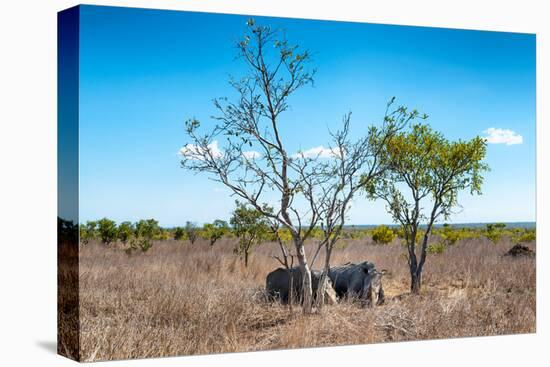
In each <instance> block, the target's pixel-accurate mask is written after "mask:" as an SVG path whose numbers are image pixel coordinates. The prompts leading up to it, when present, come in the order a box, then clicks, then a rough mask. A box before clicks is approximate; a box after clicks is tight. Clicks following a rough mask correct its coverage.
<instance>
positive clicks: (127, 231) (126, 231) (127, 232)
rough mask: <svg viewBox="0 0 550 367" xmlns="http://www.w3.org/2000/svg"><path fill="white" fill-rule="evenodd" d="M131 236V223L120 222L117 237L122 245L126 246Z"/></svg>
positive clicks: (132, 229)
mask: <svg viewBox="0 0 550 367" xmlns="http://www.w3.org/2000/svg"><path fill="white" fill-rule="evenodd" d="M133 234H134V225H133V224H132V222H122V223H120V224H119V225H118V233H117V237H118V239H119V240H120V241H121V242H122V243H123V244H127V243H128V241H129V240H130V238H131V237H132V235H133Z"/></svg>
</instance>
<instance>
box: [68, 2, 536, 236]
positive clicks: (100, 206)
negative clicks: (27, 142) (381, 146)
mask: <svg viewBox="0 0 550 367" xmlns="http://www.w3.org/2000/svg"><path fill="white" fill-rule="evenodd" d="M248 18H249V16H245V15H243V16H239V15H221V14H207V13H191V12H176V11H160V10H159V11H157V10H144V9H131V8H114V7H95V6H83V7H81V20H80V26H81V33H80V130H79V134H80V221H86V220H90V219H97V218H100V217H104V216H107V217H110V218H113V219H115V220H117V221H122V220H137V219H140V218H156V219H157V220H159V221H160V223H161V225H165V226H173V225H181V224H183V223H185V221H187V220H191V221H196V222H199V223H202V222H207V221H212V220H214V219H216V218H221V219H226V220H227V219H228V218H229V215H230V212H231V210H232V208H233V206H234V199H233V198H231V197H230V196H229V192H228V191H227V190H226V189H224V188H223V187H222V186H221V185H220V184H217V183H215V182H212V181H210V180H208V178H207V176H204V175H198V176H197V175H194V174H192V173H190V172H187V171H185V170H183V169H181V168H180V165H179V157H178V150H179V149H180V148H181V147H182V146H183V145H184V144H185V143H187V142H188V141H187V139H186V136H185V134H184V129H183V126H184V125H183V123H184V121H185V120H186V119H188V118H190V117H196V118H198V119H200V120H201V121H202V122H203V123H204V124H212V123H213V122H212V121H211V120H210V118H209V117H210V116H211V115H213V114H214V113H215V110H214V108H213V105H212V98H214V97H221V96H227V95H231V94H232V93H231V91H230V89H229V86H228V84H227V80H228V76H229V75H230V74H231V75H234V76H240V75H243V72H244V69H243V64H242V61H240V60H238V59H236V58H235V55H236V50H235V48H234V44H235V42H236V41H238V40H239V39H240V37H242V36H243V34H244V32H245V30H246V25H245V23H246V20H247V19H248ZM255 19H256V22H257V23H261V24H264V25H269V26H272V27H281V28H284V29H285V30H286V36H287V38H288V39H289V40H290V41H291V42H293V43H297V44H299V45H301V47H303V48H307V49H309V50H310V51H312V52H313V65H314V66H315V68H316V69H317V74H316V78H315V86H314V87H307V88H305V89H302V90H301V91H299V92H298V93H297V94H296V95H295V96H294V97H293V99H292V100H290V103H291V105H292V109H291V110H290V111H288V112H286V113H285V115H283V116H282V120H281V124H282V131H283V134H284V138H285V140H286V143H287V145H288V147H289V149H288V150H289V151H292V150H298V149H303V150H306V149H309V148H312V147H316V146H319V145H321V144H323V143H326V141H327V140H328V135H327V129H328V128H335V127H336V126H337V124H338V123H339V122H340V121H341V119H342V116H343V114H345V113H346V112H349V111H352V112H353V115H352V126H353V131H354V133H357V134H360V133H363V132H365V131H366V128H367V126H368V125H369V124H371V123H378V122H379V121H380V120H381V117H382V116H383V113H384V107H385V103H386V101H387V100H388V99H390V98H391V97H392V96H396V97H397V101H398V102H399V103H400V104H404V105H407V106H409V107H411V108H417V109H418V110H419V111H421V112H425V113H427V114H428V115H430V118H429V120H428V121H429V123H430V124H431V125H432V127H433V128H434V129H436V130H439V131H442V132H443V133H444V134H445V135H446V136H447V137H448V138H449V139H458V138H462V139H468V138H472V137H474V136H476V135H481V136H489V135H490V136H491V138H490V140H489V141H490V144H488V151H487V159H486V162H487V163H488V164H489V165H490V167H491V172H489V173H487V175H486V180H485V184H484V186H483V192H484V194H483V195H482V196H475V197H470V196H469V194H466V193H463V194H461V195H460V196H459V199H460V202H461V204H462V206H463V209H462V211H461V212H460V213H459V214H457V215H455V216H454V217H453V221H454V222H457V223H458V222H493V221H534V220H535V111H536V110H535V81H536V75H535V36H534V35H527V34H514V33H502V32H481V31H465V30H449V29H437V28H422V27H406V26H387V25H373V24H362V23H347V22H330V21H312V20H298V19H283V18H269V17H255ZM490 128H493V129H492V130H490V131H487V130H488V129H490ZM349 222H350V224H377V223H391V218H390V216H389V215H388V214H387V213H386V211H385V209H384V205H383V204H382V203H381V202H380V203H378V202H376V203H373V202H369V201H367V200H366V199H364V198H358V199H357V200H355V202H354V204H353V208H352V210H351V214H350V220H349Z"/></svg>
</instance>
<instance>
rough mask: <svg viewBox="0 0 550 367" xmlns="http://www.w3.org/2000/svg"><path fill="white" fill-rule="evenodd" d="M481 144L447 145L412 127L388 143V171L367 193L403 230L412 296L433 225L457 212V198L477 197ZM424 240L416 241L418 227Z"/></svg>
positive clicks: (475, 141) (480, 180) (428, 131)
mask: <svg viewBox="0 0 550 367" xmlns="http://www.w3.org/2000/svg"><path fill="white" fill-rule="evenodd" d="M485 154H486V142H485V140H483V139H482V138H480V137H475V138H473V139H471V140H468V141H463V140H458V141H454V142H452V141H449V140H447V139H446V138H445V137H444V136H443V135H442V134H441V133H439V132H435V131H433V130H432V129H431V128H430V127H429V126H428V125H426V124H413V125H412V126H411V127H410V129H409V130H407V131H403V132H400V133H399V134H397V135H396V136H395V137H393V138H392V139H391V140H388V141H387V144H386V149H385V151H384V155H383V159H384V160H385V161H386V162H388V164H389V165H390V169H389V170H388V171H387V172H386V175H385V176H384V177H382V179H380V180H378V182H377V183H376V184H375V185H373V186H372V187H370V190H369V191H370V195H371V197H373V198H380V199H382V200H384V201H385V202H386V204H387V209H388V212H389V213H390V214H391V215H392V217H393V219H394V220H395V221H396V222H397V223H399V224H400V225H401V226H402V228H403V230H404V240H405V243H406V246H407V249H408V254H407V258H408V265H409V271H410V276H411V292H412V293H418V292H420V289H421V285H422V271H423V269H424V264H425V262H426V255H427V253H428V251H427V249H428V240H429V238H430V235H431V232H432V227H433V224H434V223H435V222H436V220H438V219H440V218H444V219H447V218H449V216H450V215H451V214H452V210H453V208H455V207H456V206H458V193H459V192H460V191H462V190H469V192H470V193H471V194H481V185H482V183H483V176H482V174H483V173H484V172H485V171H486V170H488V166H487V165H486V164H485V163H483V159H484V158H485ZM421 225H424V227H423V236H422V238H420V239H418V238H417V234H418V233H419V229H420V226H421Z"/></svg>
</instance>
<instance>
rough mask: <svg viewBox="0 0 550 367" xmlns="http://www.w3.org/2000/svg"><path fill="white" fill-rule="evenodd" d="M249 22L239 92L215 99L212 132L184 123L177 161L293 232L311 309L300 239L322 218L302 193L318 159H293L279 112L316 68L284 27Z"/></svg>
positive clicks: (313, 178) (241, 45)
mask: <svg viewBox="0 0 550 367" xmlns="http://www.w3.org/2000/svg"><path fill="white" fill-rule="evenodd" d="M247 25H248V30H247V33H246V35H245V36H244V38H243V39H242V40H241V41H240V42H238V43H237V45H236V46H237V50H238V55H239V57H240V58H241V60H243V62H244V64H245V66H246V68H247V71H248V74H246V75H245V76H243V77H242V78H240V79H234V78H232V79H231V80H230V85H231V86H232V87H233V89H234V90H235V92H236V94H237V97H236V98H235V99H234V100H229V99H228V98H219V99H216V100H214V106H215V107H216V109H217V110H218V112H219V114H218V116H217V117H216V120H217V122H218V124H217V125H216V126H215V127H214V128H213V129H212V130H210V131H208V132H206V133H204V134H200V133H199V128H200V125H201V124H200V122H199V121H198V120H197V119H190V120H188V121H187V122H186V132H187V136H188V137H189V138H191V143H190V144H187V145H186V146H185V147H184V148H183V149H182V155H183V159H182V166H183V167H184V168H186V169H189V170H192V171H197V172H203V173H208V174H210V175H211V177H212V178H213V179H214V180H217V181H219V182H221V183H223V184H224V185H225V186H226V187H228V188H229V189H230V190H231V192H232V193H233V194H234V195H235V196H237V197H238V198H240V199H241V200H244V201H245V202H246V203H248V204H250V205H251V206H252V207H253V208H255V209H256V210H258V211H259V212H261V213H262V214H263V215H264V216H266V217H267V218H268V219H269V220H270V222H271V225H272V226H273V227H279V226H282V227H284V228H286V229H288V230H289V231H290V233H291V235H292V238H293V243H294V246H295V248H296V256H297V258H298V260H299V264H300V268H301V270H302V274H303V277H304V281H303V289H304V302H303V304H304V312H307V313H309V312H311V299H312V295H311V289H312V288H311V273H310V269H309V264H308V262H307V259H306V254H305V250H304V246H303V244H304V241H305V240H306V239H307V238H308V237H309V236H310V234H311V232H310V230H309V229H312V228H314V227H315V225H316V224H317V222H318V220H319V216H318V213H316V211H315V208H314V205H313V204H314V203H312V202H311V201H309V200H307V195H308V193H311V192H312V190H313V189H314V187H317V186H318V185H319V184H321V182H319V181H320V176H319V175H317V174H316V172H317V170H318V166H317V165H316V162H317V159H314V158H307V159H294V158H293V156H292V155H289V153H288V152H287V151H286V146H285V143H284V139H283V137H282V135H281V132H280V117H281V115H282V114H283V113H284V112H286V111H288V109H289V98H290V97H291V96H292V95H293V93H294V92H295V91H296V90H298V89H300V88H302V87H304V86H307V85H310V84H312V83H313V75H314V73H315V72H314V70H310V69H308V63H309V61H310V53H309V52H308V51H307V50H301V49H300V48H299V47H298V46H295V45H292V44H290V43H289V42H288V41H287V40H286V39H285V37H284V34H283V33H282V32H280V31H278V30H274V29H271V28H270V27H266V26H261V25H257V24H256V23H255V22H254V21H253V20H251V21H249V22H248V23H247ZM216 139H225V140H226V141H225V145H226V146H225V147H224V149H223V151H221V152H220V151H217V150H215V149H213V147H215V146H217V144H218V142H217V140H216ZM274 194H276V195H278V196H279V199H280V201H279V203H280V207H278V208H275V209H274V210H273V212H268V211H267V210H266V206H265V205H264V204H265V197H266V196H267V195H269V196H271V197H273V195H274ZM309 196H310V197H311V196H312V195H309ZM299 197H306V201H307V203H308V204H307V205H308V208H307V209H306V210H304V209H303V207H301V206H299V205H297V201H298V200H296V199H298V198H299ZM308 209H309V210H308ZM306 222H307V225H306ZM302 226H303V228H304V231H302Z"/></svg>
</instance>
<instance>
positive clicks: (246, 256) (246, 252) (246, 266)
mask: <svg viewBox="0 0 550 367" xmlns="http://www.w3.org/2000/svg"><path fill="white" fill-rule="evenodd" d="M244 267H245V268H248V250H245V251H244Z"/></svg>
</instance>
